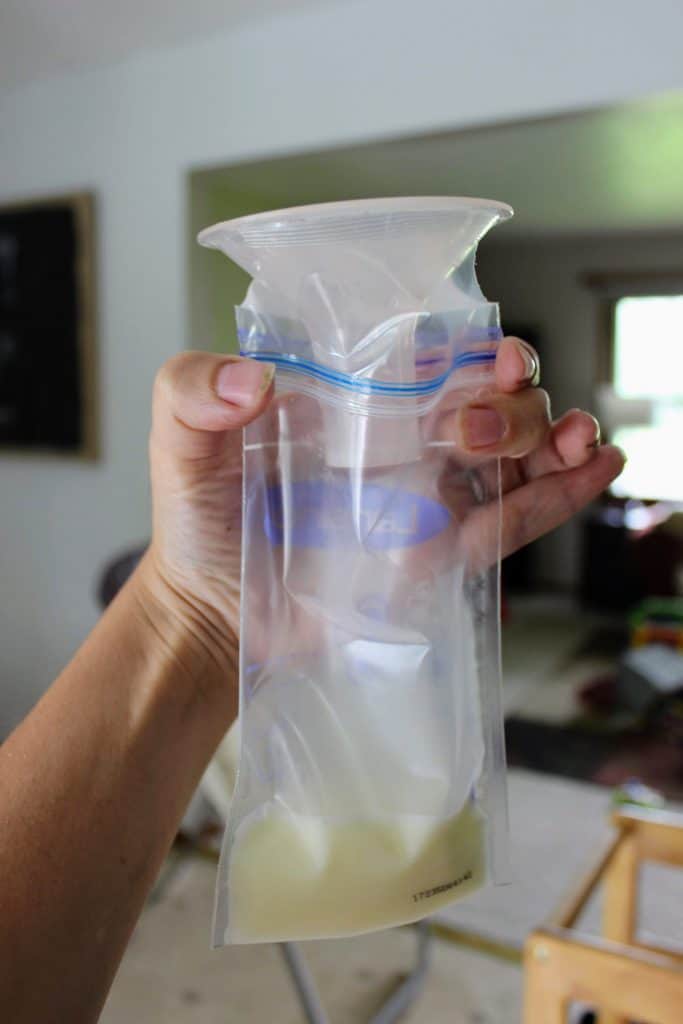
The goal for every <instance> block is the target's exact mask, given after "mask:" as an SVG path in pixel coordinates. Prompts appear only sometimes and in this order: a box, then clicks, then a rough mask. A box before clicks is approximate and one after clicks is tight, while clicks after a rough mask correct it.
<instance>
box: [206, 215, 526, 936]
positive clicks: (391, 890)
mask: <svg viewBox="0 0 683 1024" xmlns="http://www.w3.org/2000/svg"><path fill="white" fill-rule="evenodd" d="M511 213H512V211H511V210H510V209H509V207H507V206H504V205H503V204H501V203H497V202H493V201H488V200H478V199H458V198H435V197H431V198H426V199H409V198H403V199H378V200H362V201H358V202H346V203H331V204H325V205H322V206H309V207H300V208H297V209H291V210H282V211H278V212H273V213H263V214H258V215H256V216H253V217H245V218H242V219H239V220H234V221H228V222H226V223H223V224H218V225H215V226H214V227H211V228H208V229H206V230H205V231H203V232H202V233H201V234H200V236H199V241H200V242H201V243H202V244H203V245H206V246H210V247H213V248H216V249H220V250H222V251H223V252H224V253H226V254H227V255H228V256H230V257H231V258H232V259H233V260H234V261H235V262H236V263H238V264H239V265H240V266H241V267H243V268H244V269H245V270H247V271H248V272H249V273H250V274H251V275H252V278H253V281H252V284H251V286H250V288H249V290H248V292H247V296H246V299H245V301H244V303H243V304H242V305H241V306H239V307H238V309H237V325H238V334H239V339H240V346H241V351H242V354H243V355H247V356H251V357H252V358H254V359H260V360H265V361H268V362H271V363H274V364H275V366H276V378H275V380H276V393H275V398H274V400H273V401H272V403H271V404H270V406H269V408H268V410H267V411H266V412H265V413H264V414H263V415H262V416H260V417H259V418H258V419H257V420H256V422H254V423H252V424H251V425H250V426H249V427H248V428H247V429H246V431H245V435H244V532H243V568H242V630H241V652H240V662H241V664H240V673H241V674H240V727H241V750H240V761H239V770H238V777H237V784H236V789H235V793H234V797H233V803H232V808H231V813H230V818H229V822H228V826H227V830H226V834H225V839H224V844H223V851H222V856H221V862H220V869H219V878H218V888H217V900H216V915H215V932H214V941H215V944H216V945H221V944H223V943H226V942H265V941H268V942H270V941H278V940H288V939H292V940H293V939H309V938H311V939H312V938H323V937H328V936H329V937H332V936H341V935H351V934H354V933H357V932H364V931H371V930H373V929H377V928H384V927H388V926H390V925H398V924H403V923H406V922H409V921H414V920H417V919H419V918H421V917H424V916H425V915H427V914H430V913H431V912H432V911H434V910H436V909H437V908H439V907H441V906H443V905H444V904H446V903H449V902H451V901H452V900H454V899H458V898H459V897H461V896H463V895H465V894H466V893H468V892H472V891H473V890H475V889H477V888H479V887H480V886H481V885H482V884H483V883H484V882H485V881H486V880H487V879H488V878H494V879H500V876H501V874H503V873H504V871H505V861H506V850H505V845H506V838H507V821H506V805H505V781H504V755H503V743H502V727H501V716H500V708H499V692H498V691H499V638H498V569H499V526H500V488H499V467H498V464H497V460H491V459H489V460H488V461H486V460H474V459H472V458H465V457H464V456H462V455H461V454H459V453H458V450H457V449H456V447H455V446H454V443H453V437H454V422H455V419H456V410H457V409H458V407H459V406H460V405H462V403H463V402H466V401H471V400H472V399H473V398H474V399H477V398H479V397H480V398H483V399H485V397H486V394H487V393H489V392H490V390H491V388H492V387H493V364H494V361H495V356H496V346H497V342H498V339H499V337H500V328H499V324H498V311H497V307H496V306H495V305H494V304H492V303H488V302H487V301H486V299H485V298H484V296H483V295H482V293H481V291H480V289H479V286H478V284H477V280H476V276H475V273H474V259H475V253H476V247H477V243H478V242H479V240H480V238H481V237H482V236H483V235H484V234H485V232H486V231H487V230H488V229H489V228H490V227H491V226H492V225H494V224H495V223H497V222H498V221H500V220H504V219H506V218H507V217H509V216H510V215H511Z"/></svg>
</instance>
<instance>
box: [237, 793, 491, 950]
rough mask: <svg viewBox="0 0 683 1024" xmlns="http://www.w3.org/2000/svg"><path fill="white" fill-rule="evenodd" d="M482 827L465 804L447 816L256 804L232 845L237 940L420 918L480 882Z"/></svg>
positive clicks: (320, 933)
mask: <svg viewBox="0 0 683 1024" xmlns="http://www.w3.org/2000/svg"><path fill="white" fill-rule="evenodd" d="M483 826H484V823H483V819H482V817H481V815H480V814H479V813H478V812H477V811H476V809H475V808H474V806H473V805H472V804H469V803H468V804H467V806H466V807H465V808H464V809H463V810H462V811H461V812H460V814H458V815H457V816H456V817H454V818H452V819H451V820H450V821H445V822H443V821H442V822H438V821H437V820H436V819H430V818H426V817H422V816H417V815H414V816H413V815H411V816H408V815H405V816H401V817H398V818H393V819H392V820H391V821H381V820H377V821H356V822H353V821H347V822H342V823H334V822H326V821H325V819H322V818H314V817H309V816H303V815H292V814H286V815H285V814H281V813H278V811H277V810H276V809H273V808H272V807H271V808H269V809H267V811H266V812H265V814H263V813H261V814H260V813H259V812H255V814H254V815H253V816H251V817H250V818H247V819H246V820H245V821H244V822H242V824H241V825H240V827H239V829H238V831H237V834H236V836H235V841H234V846H233V848H232V856H231V863H230V882H229V911H228V914H229V918H230V928H231V934H232V936H233V941H235V942H244V943H249V942H264V941H267V942H278V941H283V940H290V939H292V940H299V939H322V938H329V937H339V936H344V935H356V934H358V933H360V932H366V931H373V930H375V929H378V928H387V927H393V926H395V925H400V924H408V923H409V922H411V921H417V920H419V919H420V918H422V917H424V916H425V914H429V913H431V912H432V911H434V910H436V909H437V908H438V907H441V906H444V905H445V904H447V903H451V902H452V901H453V900H454V899H456V898H458V897H460V896H464V895H465V894H466V893H469V892H472V891H473V890H475V889H478V888H479V887H480V886H481V885H483V883H484V879H485V874H486V870H485V854H484V827H483Z"/></svg>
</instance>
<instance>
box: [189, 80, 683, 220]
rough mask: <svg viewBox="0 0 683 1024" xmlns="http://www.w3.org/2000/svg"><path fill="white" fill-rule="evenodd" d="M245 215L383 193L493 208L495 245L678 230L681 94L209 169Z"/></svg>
mask: <svg viewBox="0 0 683 1024" xmlns="http://www.w3.org/2000/svg"><path fill="white" fill-rule="evenodd" d="M199 181H200V182H203V183H205V184H207V185H209V186H212V187H215V188H216V189H218V190H222V189H224V190H225V202H226V208H229V207H230V206H231V207H232V208H234V197H235V196H240V195H241V196H244V198H245V212H247V211H249V210H250V209H255V208H257V206H261V207H264V206H283V205H294V204H298V203H310V202H324V201H326V200H334V199H341V198H355V197H362V196H380V195H401V194H403V195H420V194H428V195H429V194H431V195H439V194H447V195H448V194H450V195H458V194H460V195H471V196H484V197H488V198H495V199H502V200H505V201H506V202H509V203H510V204H511V205H512V206H513V207H514V208H515V213H516V216H515V218H514V219H513V220H512V221H511V222H509V223H508V224H506V225H505V227H504V228H502V229H501V232H500V234H499V235H498V236H497V237H498V238H499V239H502V238H503V236H506V237H510V238H512V237H517V236H519V235H526V234H536V233H545V234H547V233H566V232H574V233H576V232H580V233H595V232H596V231H624V230H627V231H641V230H645V231H647V230H662V229H664V230H680V229H683V93H681V94H677V95H668V96H661V97H657V98H654V99H650V100H647V101H643V102H640V103H636V104H631V105H629V106H623V107H618V108H614V109H605V110H597V111H592V112H589V113H581V114H575V115H569V116H562V117H555V118H544V119H542V120H536V121H529V122H523V123H517V124H505V125H499V126H493V127H487V128H481V129H476V130H468V131H461V132H452V133H443V134H439V135H431V136H428V137H421V138H416V137H413V138H406V139H401V140H394V141H389V142H379V143H374V144H371V145H367V146H356V147H352V148H344V149H337V150H328V151H326V152H322V153H308V154H301V155H297V156H292V157H286V158H282V159H276V160H267V161H259V162H258V163H249V164H242V165H238V166H233V167H228V168H219V169H213V170H210V171H208V172H203V173H202V174H201V175H199Z"/></svg>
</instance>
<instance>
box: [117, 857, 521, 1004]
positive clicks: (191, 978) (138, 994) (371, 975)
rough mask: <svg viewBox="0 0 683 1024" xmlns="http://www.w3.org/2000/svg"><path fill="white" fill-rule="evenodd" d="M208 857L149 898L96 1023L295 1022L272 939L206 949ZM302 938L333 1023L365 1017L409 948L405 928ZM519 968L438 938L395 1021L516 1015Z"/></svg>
mask: <svg viewBox="0 0 683 1024" xmlns="http://www.w3.org/2000/svg"><path fill="white" fill-rule="evenodd" d="M214 877H215V866H214V865H213V864H211V863H208V862H205V861H202V860H198V859H193V860H191V861H189V862H188V863H187V864H186V865H185V866H184V867H183V868H182V869H181V870H180V872H179V873H178V874H177V875H176V876H175V877H174V878H173V880H172V881H171V882H170V883H169V885H168V888H167V889H166V892H165V894H164V896H163V898H162V899H161V900H160V901H159V902H157V903H156V904H153V905H151V906H149V907H148V908H147V910H146V911H145V913H144V914H143V916H142V918H141V920H140V923H139V925H138V928H137V931H136V932H135V935H134V937H133V940H132V942H131V944H130V946H129V949H128V952H127V954H126V957H125V959H124V961H123V964H122V966H121V970H120V972H119V975H118V977H117V979H116V981H115V983H114V986H113V989H112V991H111V994H110V997H109V1000H108V1002H107V1006H106V1008H105V1010H104V1013H103V1016H102V1018H101V1024H131V1022H133V1021H135V1022H138V1024H193V1022H196V1024H246V1022H249V1024H251V1022H253V1024H301V1022H302V1020H303V1018H302V1015H301V1011H300V1010H299V1009H298V1007H297V1004H296V1002H295V1000H294V996H293V990H292V987H291V984H290V982H289V979H288V976H287V974H286V972H285V969H284V966H283V963H282V961H281V958H280V955H279V953H278V951H277V949H276V947H274V946H233V947H228V948H226V949H221V950H213V951H212V950H210V949H209V925H210V921H211V912H212V907H213V887H214ZM302 948H303V949H304V951H305V955H306V959H307V961H308V963H309V965H310V967H311V970H312V972H313V975H314V977H315V979H316V982H317V985H318V987H319V990H320V993H321V996H322V998H323V1001H324V1004H325V1007H326V1010H327V1012H328V1014H329V1018H330V1024H361V1022H364V1021H367V1020H369V1019H370V1017H371V1016H372V1014H373V1013H375V1012H376V1011H377V1009H378V1008H379V1005H380V1004H381V1002H382V1000H383V999H384V997H386V995H387V994H388V993H389V992H390V991H391V989H392V988H393V987H394V986H395V985H396V983H397V981H398V980H399V978H400V976H401V974H402V973H403V972H404V971H406V970H407V969H409V968H410V966H411V963H412V956H413V953H414V936H413V932H412V931H411V929H400V930H393V931H389V932H382V933H379V934H375V935H369V936H361V937H359V938H355V939H345V940H339V941H328V942H312V943H305V944H304V945H303V946H302ZM521 985H522V981H521V975H520V972H519V969H518V968H517V967H515V966H514V965H511V964H506V963H502V962H500V961H498V960H495V959H493V958H491V957H489V956H484V955H481V954H477V953H473V952H470V951H468V950H465V949H461V948H458V947H457V946H454V945H452V944H451V943H449V942H444V941H437V942H436V943H435V946H434V957H433V962H432V964H431V969H430V972H429V976H428V983H427V985H426V987H425V990H424V992H423V993H422V995H421V996H420V998H419V1001H418V1002H417V1003H416V1005H415V1006H414V1008H413V1010H412V1011H411V1012H409V1013H408V1014H407V1015H406V1016H404V1017H403V1018H402V1024H418V1022H420V1024H424V1022H427V1021H428V1022H429V1024H518V1021H519V1006H520V999H521Z"/></svg>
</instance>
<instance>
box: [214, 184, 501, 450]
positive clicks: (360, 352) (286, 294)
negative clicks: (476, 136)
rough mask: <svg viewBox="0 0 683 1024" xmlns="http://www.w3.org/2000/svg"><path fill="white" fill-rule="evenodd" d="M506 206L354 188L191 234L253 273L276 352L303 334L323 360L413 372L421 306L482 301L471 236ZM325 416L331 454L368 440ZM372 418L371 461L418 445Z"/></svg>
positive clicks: (404, 376)
mask: <svg viewBox="0 0 683 1024" xmlns="http://www.w3.org/2000/svg"><path fill="white" fill-rule="evenodd" d="M511 215H512V210H511V208H510V207H509V206H507V205H505V204H504V203H499V202H496V201H494V200H488V199H469V198H460V197H437V196H429V197H422V198H419V197H418V198H408V197H403V198H396V199H362V200H356V201H352V202H342V203H324V204H320V205H314V206H301V207H294V208H292V209H288V210H277V211H272V212H267V213H259V214H255V215H254V216H250V217H241V218H238V219H236V220H231V221H225V222H223V223H221V224H216V225H214V226H213V227H210V228H206V229H205V230H204V231H202V232H200V234H199V236H198V240H199V242H200V244H201V245H204V246H207V247H209V248H214V249H219V250H220V251H222V252H224V253H225V254H226V255H228V256H229V257H230V258H231V259H233V260H234V261H235V262H236V263H238V264H239V265H240V266H241V267H242V268H243V269H245V270H246V271H248V272H249V273H250V274H251V275H252V277H253V278H254V280H253V283H252V285H251V287H250V289H249V291H248V293H247V297H246V300H245V302H244V304H243V306H242V307H241V310H242V311H245V310H246V311H249V313H250V314H252V315H253V316H254V317H256V318H258V322H259V324H260V325H261V326H260V328H259V329H260V330H264V328H263V326H262V325H264V324H265V325H266V327H265V330H266V332H267V333H269V334H270V335H271V336H272V337H274V338H276V349H277V351H279V352H280V353H281V354H284V355H289V356H296V357H297V358H299V357H301V354H302V346H303V347H304V349H305V354H306V355H307V356H308V358H310V359H311V360H312V361H313V362H315V363H316V364H317V365H319V366H323V367H325V368H327V369H329V370H332V371H336V372H339V373H342V374H345V375H351V376H357V377H360V378H362V379H364V380H366V381H367V380H377V381H383V382H390V383H394V384H410V383H412V382H414V381H415V372H416V370H415V334H416V330H417V329H418V327H419V325H420V323H421V322H423V320H424V316H425V314H429V313H433V312H440V311H457V310H463V311H465V312H466V311H468V310H472V309H474V308H476V307H478V306H481V305H482V304H483V303H485V302H486V300H485V298H484V296H483V295H482V293H481V290H480V288H479V285H478V283H477V279H476V275H475V272H474V261H475V256H476V248H477V244H478V243H479V241H480V239H481V238H482V237H483V235H484V234H486V232H487V231H488V230H489V229H490V228H491V227H492V226H493V225H494V224H496V223H498V222H499V221H502V220H506V219H507V218H509V217H510V216H511ZM274 325H275V326H274ZM282 325H286V326H284V327H283V326H282ZM292 325H295V326H294V328H292ZM288 346H289V347H290V348H293V347H294V346H296V348H297V351H296V352H293V351H290V352H287V348H288ZM329 424H330V430H329V444H328V453H329V457H330V464H332V465H347V466H349V465H353V463H354V448H355V446H356V441H355V440H354V439H353V438H354V437H356V436H360V435H359V430H360V433H361V434H362V436H363V438H365V440H364V442H363V443H364V444H365V445H367V431H366V427H365V426H364V425H362V424H359V423H358V421H357V420H353V421H352V419H351V418H350V414H347V413H345V412H344V411H338V410H337V411H334V412H330V414H329ZM372 429H373V431H374V433H375V435H376V438H375V440H376V447H377V453H378V454H377V459H378V464H382V463H384V464H390V463H391V462H392V461H394V462H396V463H401V462H405V461H410V460H412V459H414V458H417V457H418V456H419V444H418V439H417V433H416V431H413V432H412V436H411V432H410V431H407V430H406V427H405V425H404V427H403V431H402V436H401V438H400V444H399V443H398V442H397V439H396V433H395V430H394V428H393V427H392V426H391V425H390V424H388V423H385V424H383V425H382V426H380V425H375V426H374V427H373V428H372ZM380 435H381V437H380ZM366 461H367V457H366Z"/></svg>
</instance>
